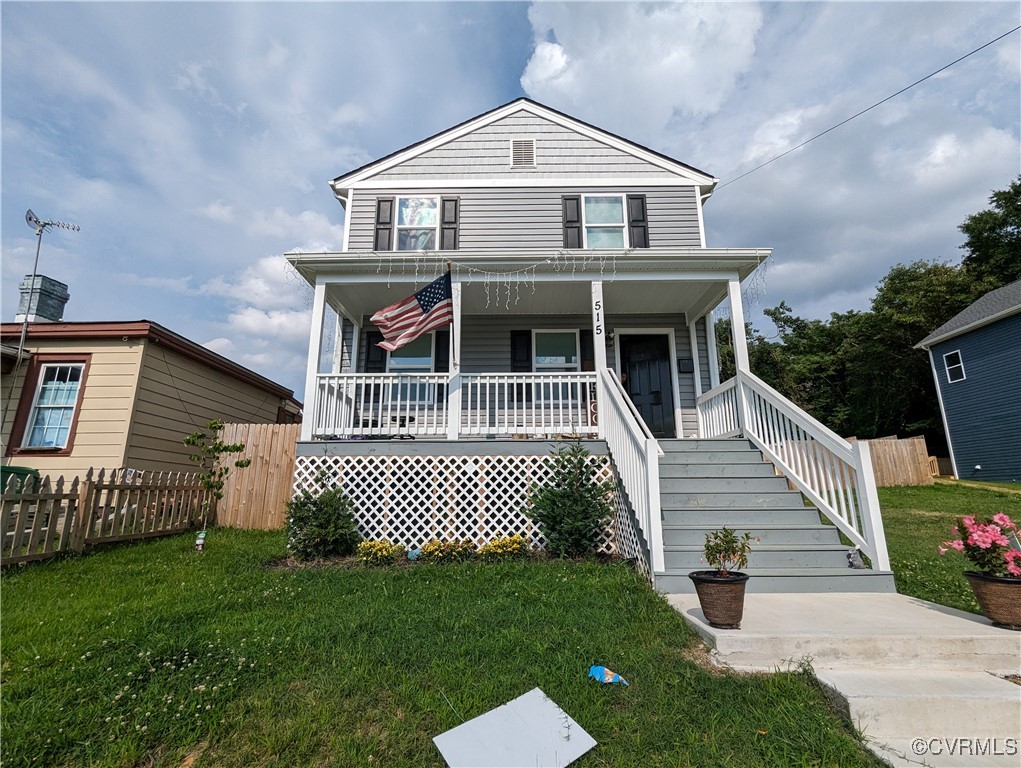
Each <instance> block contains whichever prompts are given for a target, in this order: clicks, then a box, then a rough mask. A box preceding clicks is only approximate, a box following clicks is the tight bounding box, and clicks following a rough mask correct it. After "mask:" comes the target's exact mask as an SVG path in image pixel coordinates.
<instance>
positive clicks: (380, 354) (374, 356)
mask: <svg viewBox="0 0 1021 768" xmlns="http://www.w3.org/2000/svg"><path fill="white" fill-rule="evenodd" d="M382 340H383V334H381V333H380V332H379V331H376V330H371V331H366V332H365V354H364V355H362V373H386V350H385V349H383V348H382V347H377V346H376V345H377V344H379V342H381V341H382Z"/></svg>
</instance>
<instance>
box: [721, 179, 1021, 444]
mask: <svg viewBox="0 0 1021 768" xmlns="http://www.w3.org/2000/svg"><path fill="white" fill-rule="evenodd" d="M989 203H990V207H989V208H988V209H986V210H983V211H980V212H978V213H976V214H973V215H971V216H968V217H967V218H966V219H965V220H964V222H963V223H962V224H961V225H960V226H959V227H958V229H960V231H961V232H962V233H963V234H964V235H965V238H966V239H965V242H964V244H963V245H962V246H961V248H962V249H963V250H964V252H965V255H964V258H963V259H962V260H961V263H960V264H959V265H954V264H951V263H949V262H948V261H916V262H914V263H911V264H898V265H896V266H895V267H893V268H892V269H891V270H890V271H889V272H888V273H887V274H886V276H885V277H884V278H883V279H882V280H881V281H880V282H879V285H878V286H876V295H875V297H874V298H873V299H872V302H871V307H870V309H868V310H867V311H858V310H850V311H847V312H833V313H831V314H830V316H829V318H828V319H826V320H806V319H804V318H802V317H798V316H797V315H795V314H794V311H793V309H792V308H791V307H790V306H789V305H788V304H787V303H786V302H785V301H781V302H780V304H779V305H778V306H776V307H773V308H771V309H766V310H764V311H763V314H765V315H766V316H767V317H769V318H770V320H772V321H773V323H774V325H775V326H776V329H777V336H776V337H774V338H766V337H765V336H763V335H762V334H761V333H760V332H759V331H757V330H755V329H754V328H752V327H751V325H750V324H749V325H748V326H747V328H746V331H747V334H746V335H747V336H748V356H749V361H750V365H751V370H752V372H753V373H754V374H755V375H756V376H758V377H759V378H761V379H762V380H763V381H765V382H766V383H768V384H769V385H770V386H772V387H774V388H775V389H777V390H778V391H779V392H780V393H782V394H783V395H784V396H786V397H787V398H789V399H790V400H792V401H793V402H795V403H797V404H798V405H799V406H800V407H801V408H803V409H804V410H806V411H808V412H809V413H810V414H812V415H813V416H814V417H815V418H817V419H818V420H819V421H821V422H822V423H824V424H826V425H827V426H828V427H830V428H831V429H833V430H834V431H835V432H837V433H838V434H841V435H845V436H857V437H859V438H862V439H869V438H875V437H884V436H887V435H898V436H901V437H907V436H912V435H918V434H922V435H925V436H926V439H927V440H928V441H929V449H930V451H934V452H938V451H939V450H940V449H943V450H944V452H945V445H946V442H945V438H944V437H943V424H942V419H941V417H940V412H939V404H938V401H937V399H936V389H935V384H934V383H933V380H932V372H931V369H930V367H929V357H928V354H927V353H926V352H924V351H922V350H917V349H914V345H915V344H917V343H918V342H919V341H921V340H922V339H924V338H925V337H926V336H928V335H929V334H930V333H932V331H934V330H936V329H937V328H938V327H939V326H941V325H943V324H944V323H945V322H947V321H948V320H950V318H952V317H953V316H954V315H956V314H957V313H958V312H960V311H961V310H962V309H964V308H965V307H967V306H968V305H969V304H971V303H972V302H974V301H975V300H976V299H978V298H979V297H981V296H982V295H984V294H985V293H987V292H989V291H991V290H993V289H995V288H999V287H1001V286H1003V285H1006V284H1008V283H1011V282H1014V281H1015V280H1019V279H1021V176H1018V178H1017V179H1016V180H1015V181H1014V182H1013V183H1011V185H1010V186H1009V187H1008V188H1007V189H1004V190H999V191H995V192H993V193H992V195H991V196H990V197H989ZM716 338H717V347H718V349H719V351H720V358H721V380H726V379H728V378H730V377H731V376H733V374H734V356H733V348H732V342H731V337H730V321H729V320H723V321H721V322H718V323H717V325H716Z"/></svg>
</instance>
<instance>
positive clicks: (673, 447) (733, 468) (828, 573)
mask: <svg viewBox="0 0 1021 768" xmlns="http://www.w3.org/2000/svg"><path fill="white" fill-rule="evenodd" d="M659 443H660V446H661V447H662V449H663V453H664V456H663V457H662V458H661V459H660V466H659V475H660V505H661V508H662V511H663V547H664V560H665V566H666V567H665V570H664V571H663V572H661V573H657V574H656V588H657V589H659V590H660V591H661V592H666V593H691V592H694V586H693V584H692V582H691V580H690V579H689V578H688V573H689V572H691V571H697V570H705V569H706V567H707V566H706V564H705V563H704V562H702V559H701V558H702V547H703V545H704V544H705V536H706V533H708V532H709V531H712V530H716V529H718V528H722V527H723V526H724V525H726V526H727V527H728V528H731V529H733V530H736V531H737V532H738V533H743V532H744V531H749V532H750V533H751V534H752V536H753V537H757V538H758V539H759V541H758V542H755V543H753V545H752V552H751V555H749V558H748V567H747V568H746V569H744V570H745V572H746V573H748V574H749V575H750V576H752V578H751V579H750V580H749V581H748V587H747V589H748V591H749V592H893V591H894V586H893V574H892V573H890V572H889V571H869V570H855V569H852V568H849V567H848V565H847V550H848V547H847V546H846V545H843V544H841V543H840V537H839V534H838V531H837V529H836V528H834V527H833V526H832V525H826V524H823V523H822V522H821V520H820V516H819V512H818V511H817V510H816V509H815V508H814V507H806V506H805V504H804V501H803V497H802V495H801V494H800V493H799V492H797V491H792V490H790V489H789V487H788V485H787V480H786V478H784V477H781V476H777V474H776V472H775V471H774V469H773V465H772V464H769V463H767V462H765V461H763V459H762V454H761V453H760V452H759V451H758V449H756V448H755V447H754V446H753V445H752V444H751V442H749V441H748V440H739V439H730V440H726V439H724V440H660V441H659Z"/></svg>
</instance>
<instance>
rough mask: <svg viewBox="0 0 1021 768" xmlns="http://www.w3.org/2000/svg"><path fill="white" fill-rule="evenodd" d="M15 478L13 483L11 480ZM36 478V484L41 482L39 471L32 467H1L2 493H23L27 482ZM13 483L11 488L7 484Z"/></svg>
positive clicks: (0, 482) (0, 489)
mask: <svg viewBox="0 0 1021 768" xmlns="http://www.w3.org/2000/svg"><path fill="white" fill-rule="evenodd" d="M12 477H13V478H14V480H13V482H11V481H10V478H12ZM30 477H34V478H35V482H36V483H38V482H39V470H38V469H32V468H31V467H11V466H7V465H4V466H0V491H3V492H5V493H6V492H7V491H12V492H13V493H21V491H22V490H23V489H24V487H25V483H26V481H27V480H28V479H29V478H30ZM8 482H11V486H10V487H8V486H7V483H8Z"/></svg>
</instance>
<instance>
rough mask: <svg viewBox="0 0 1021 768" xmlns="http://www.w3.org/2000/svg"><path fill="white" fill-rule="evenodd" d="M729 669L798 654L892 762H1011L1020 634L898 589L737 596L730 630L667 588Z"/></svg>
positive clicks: (1020, 718) (1017, 733)
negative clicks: (737, 611)
mask: <svg viewBox="0 0 1021 768" xmlns="http://www.w3.org/2000/svg"><path fill="white" fill-rule="evenodd" d="M666 597H667V599H668V600H669V601H670V604H671V605H672V606H673V607H674V608H675V609H676V610H677V611H679V612H680V613H681V615H682V616H684V618H685V620H686V621H687V622H688V624H689V625H690V626H691V627H692V628H693V629H694V630H695V631H696V632H698V634H699V635H701V637H702V639H703V640H705V642H706V643H707V644H708V645H709V648H710V651H711V655H712V658H713V659H714V660H715V661H716V662H717V663H719V664H722V665H726V666H729V667H732V668H734V669H737V670H747V671H768V672H772V671H775V670H777V669H788V668H797V667H798V665H799V664H800V663H802V662H803V661H807V662H808V663H810V664H811V666H812V669H813V670H814V672H815V675H816V677H817V678H818V679H819V680H820V682H822V683H823V685H824V686H826V687H827V689H828V690H830V691H831V692H832V695H833V699H834V702H835V703H836V704H837V706H838V708H840V709H842V710H843V711H844V713H845V714H847V715H848V716H849V718H850V719H851V721H852V722H853V723H854V725H855V726H856V727H857V728H858V729H859V730H860V731H862V732H863V733H864V736H865V739H866V743H867V744H868V747H869V749H871V750H872V751H873V752H874V753H876V754H877V755H879V756H880V757H881V758H882V759H884V760H886V761H887V762H889V763H890V764H891V765H894V766H947V767H948V768H949V767H951V766H962V767H967V768H1000V766H1003V767H1004V768H1007V767H1009V768H1019V766H1021V685H1018V684H1016V683H1014V682H1011V681H1009V680H1006V679H1004V677H1005V676H1007V675H1015V676H1016V675H1019V674H1021V632H1012V631H1010V630H1005V629H997V628H996V627H993V626H992V625H991V624H990V623H989V622H988V621H987V620H986V619H984V618H982V617H981V616H976V615H974V614H970V613H964V612H962V611H956V610H954V609H952V608H945V607H943V606H940V605H935V604H934V603H928V602H926V601H924V600H918V599H916V598H912V597H906V596H904V595H898V594H882V593H880V594H877V593H868V594H866V593H847V592H842V593H800V594H755V593H752V594H748V595H746V597H745V613H744V620H743V621H742V622H741V627H742V628H741V629H740V630H721V629H713V628H712V627H710V626H709V625H708V624H706V623H705V618H704V617H703V615H702V611H701V609H700V608H699V606H698V598H697V597H696V596H695V595H681V594H674V595H667V596H666Z"/></svg>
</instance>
